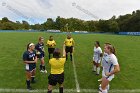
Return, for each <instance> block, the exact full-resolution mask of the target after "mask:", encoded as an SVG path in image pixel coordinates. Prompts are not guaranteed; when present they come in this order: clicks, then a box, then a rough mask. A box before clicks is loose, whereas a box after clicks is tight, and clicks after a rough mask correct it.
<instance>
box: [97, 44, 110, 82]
mask: <svg viewBox="0 0 140 93" xmlns="http://www.w3.org/2000/svg"><path fill="white" fill-rule="evenodd" d="M107 45H111V44H110V43H105V44H104V46H107ZM107 56H108V54H107V53H105V52H104V53H103V57H102V60H101V67H102V64H103V63H104V62H105V61H106V58H107ZM102 69H103V67H102ZM98 81H102V78H101V79H99V80H98Z"/></svg>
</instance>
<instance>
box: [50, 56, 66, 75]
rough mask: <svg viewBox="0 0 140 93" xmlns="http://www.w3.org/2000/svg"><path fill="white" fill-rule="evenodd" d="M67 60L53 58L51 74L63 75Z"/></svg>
mask: <svg viewBox="0 0 140 93" xmlns="http://www.w3.org/2000/svg"><path fill="white" fill-rule="evenodd" d="M65 61H66V58H59V59H56V58H52V59H50V61H49V63H50V65H51V74H62V73H63V72H64V64H65Z"/></svg>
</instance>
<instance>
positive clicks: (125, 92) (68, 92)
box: [0, 88, 140, 93]
mask: <svg viewBox="0 0 140 93" xmlns="http://www.w3.org/2000/svg"><path fill="white" fill-rule="evenodd" d="M47 91H48V90H47V89H35V90H27V89H4V88H0V93H3V92H4V93H27V92H32V93H47ZM75 92H77V90H75V89H64V93H75ZM80 92H81V93H98V90H97V89H80ZM53 93H59V90H58V89H54V90H53ZM109 93H140V89H121V90H120V89H112V90H110V91H109Z"/></svg>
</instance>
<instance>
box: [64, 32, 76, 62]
mask: <svg viewBox="0 0 140 93" xmlns="http://www.w3.org/2000/svg"><path fill="white" fill-rule="evenodd" d="M74 44H75V42H74V39H73V38H72V37H71V34H68V35H67V38H66V39H65V41H64V45H65V51H66V61H67V59H68V53H69V52H70V60H71V61H72V53H73V50H74Z"/></svg>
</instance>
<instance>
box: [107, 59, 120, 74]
mask: <svg viewBox="0 0 140 93" xmlns="http://www.w3.org/2000/svg"><path fill="white" fill-rule="evenodd" d="M112 63H113V65H114V70H113V71H111V72H110V73H107V74H106V75H107V76H111V75H113V74H115V73H118V72H119V71H120V66H119V64H118V61H117V58H116V57H114V58H112Z"/></svg>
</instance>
